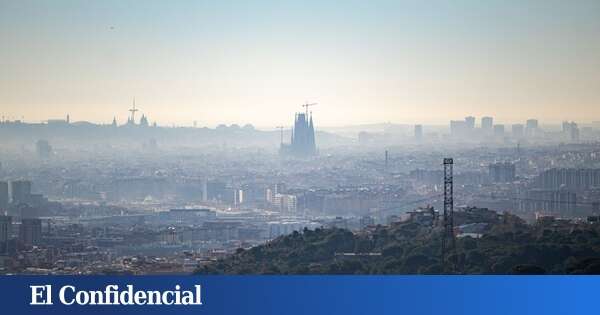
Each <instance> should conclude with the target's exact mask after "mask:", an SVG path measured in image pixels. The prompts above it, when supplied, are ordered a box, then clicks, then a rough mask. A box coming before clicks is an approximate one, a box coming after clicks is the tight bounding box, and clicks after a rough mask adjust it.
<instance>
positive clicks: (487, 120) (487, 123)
mask: <svg viewBox="0 0 600 315" xmlns="http://www.w3.org/2000/svg"><path fill="white" fill-rule="evenodd" d="M493 127H494V118H492V117H482V118H481V129H483V130H487V131H492V128H493Z"/></svg>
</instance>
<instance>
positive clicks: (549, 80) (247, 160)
mask: <svg viewBox="0 0 600 315" xmlns="http://www.w3.org/2000/svg"><path fill="white" fill-rule="evenodd" d="M436 8H437V9H436ZM442 8H443V10H442ZM0 45H2V46H1V47H2V49H0V115H1V116H2V117H1V120H0V274H43V275H79V274H108V275H130V274H134V275H147V274H189V275H193V274H598V273H600V2H598V1H575V3H568V2H563V1H530V2H522V3H511V4H508V3H505V2H504V1H482V2H475V1H472V2H471V1H465V2H463V1H456V2H454V1H432V2H423V3H420V2H413V1H347V2H339V3H336V2H329V1H302V2H301V1H285V2H279V1H256V2H242V1H240V2H237V1H233V2H228V1H223V2H221V1H213V2H206V1H194V2H188V1H169V2H167V1H164V2H163V1H112V0H109V1H89V2H88V1H81V2H77V1H75V2H71V1H57V2H44V1H2V0H0Z"/></svg>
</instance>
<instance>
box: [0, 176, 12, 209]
mask: <svg viewBox="0 0 600 315" xmlns="http://www.w3.org/2000/svg"><path fill="white" fill-rule="evenodd" d="M8 197H9V195H8V183H7V182H0V214H2V213H4V211H6V208H8V202H9V201H10V200H9V198H8Z"/></svg>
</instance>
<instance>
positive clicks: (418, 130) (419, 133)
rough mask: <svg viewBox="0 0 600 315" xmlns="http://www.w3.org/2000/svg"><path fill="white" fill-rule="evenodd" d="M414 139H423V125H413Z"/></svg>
mask: <svg viewBox="0 0 600 315" xmlns="http://www.w3.org/2000/svg"><path fill="white" fill-rule="evenodd" d="M415 139H416V140H421V139H423V125H415Z"/></svg>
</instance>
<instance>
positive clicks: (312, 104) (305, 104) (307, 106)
mask: <svg viewBox="0 0 600 315" xmlns="http://www.w3.org/2000/svg"><path fill="white" fill-rule="evenodd" d="M317 104H318V103H309V102H306V103H304V104H302V105H301V106H302V107H304V108H305V110H306V117H307V118H308V108H309V107H310V106H315V105H317Z"/></svg>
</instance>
